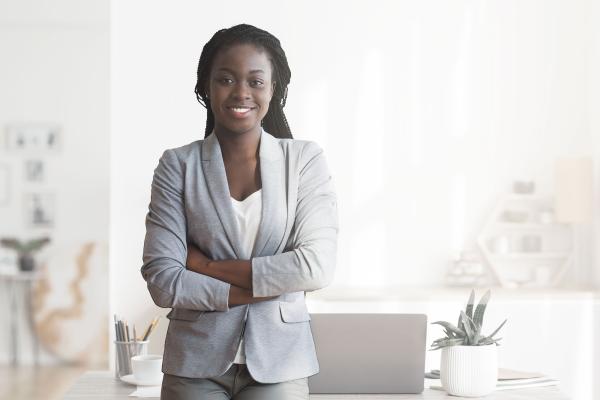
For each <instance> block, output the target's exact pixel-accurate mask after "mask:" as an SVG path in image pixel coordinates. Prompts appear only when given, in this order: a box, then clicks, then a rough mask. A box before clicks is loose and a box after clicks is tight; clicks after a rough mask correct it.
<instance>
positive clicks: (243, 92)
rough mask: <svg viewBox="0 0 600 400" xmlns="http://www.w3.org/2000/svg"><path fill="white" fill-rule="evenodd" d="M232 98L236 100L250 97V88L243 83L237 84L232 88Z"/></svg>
mask: <svg viewBox="0 0 600 400" xmlns="http://www.w3.org/2000/svg"><path fill="white" fill-rule="evenodd" d="M233 96H234V97H235V98H236V99H247V98H249V97H250V88H249V87H248V85H247V84H246V83H245V82H241V83H238V84H237V85H235V87H234V90H233Z"/></svg>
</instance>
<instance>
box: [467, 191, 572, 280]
mask: <svg viewBox="0 0 600 400" xmlns="http://www.w3.org/2000/svg"><path fill="white" fill-rule="evenodd" d="M552 208H553V198H552V197H549V196H539V195H533V194H508V195H504V196H502V197H501V198H500V200H499V201H498V203H497V204H496V206H495V208H494V209H493V211H492V213H491V214H490V216H489V218H488V220H487V221H486V223H485V224H484V226H483V228H482V230H481V232H480V234H479V235H478V237H477V245H478V247H479V249H480V250H481V252H482V254H483V256H484V258H485V260H486V262H487V264H488V266H489V267H490V269H491V271H492V273H493V274H494V276H495V278H496V279H497V280H498V282H499V283H500V285H501V286H503V287H507V288H515V287H556V286H557V285H559V283H560V281H561V279H562V278H563V276H564V274H565V272H566V271H567V269H568V268H569V266H570V265H571V263H572V262H573V249H574V236H573V234H574V233H573V227H572V226H571V225H569V224H562V223H557V222H554V221H553V220H552V218H549V217H548V216H552V211H551V210H552ZM542 213H546V221H542V219H543V218H542V217H541V216H542ZM548 213H550V214H548ZM507 219H509V220H507ZM517 220H518V222H516V221H517Z"/></svg>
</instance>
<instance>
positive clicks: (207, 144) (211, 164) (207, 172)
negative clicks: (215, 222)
mask: <svg viewBox="0 0 600 400" xmlns="http://www.w3.org/2000/svg"><path fill="white" fill-rule="evenodd" d="M202 171H203V172H204V180H205V181H206V184H207V186H208V192H209V194H210V198H211V200H212V203H213V205H214V207H215V210H217V214H218V215H219V219H220V220H221V225H223V229H224V230H225V235H226V236H227V239H228V240H229V244H230V245H231V247H232V249H233V251H234V253H235V257H236V259H240V258H241V255H242V252H241V249H240V239H241V238H240V234H239V231H238V228H237V222H236V220H235V214H234V211H233V206H232V205H231V194H230V192H229V184H228V183H227V173H226V172H225V164H224V162H223V155H222V153H221V146H220V145H219V140H218V139H217V135H215V133H214V131H213V132H212V133H211V134H210V135H209V136H207V137H206V139H204V141H203V144H202Z"/></svg>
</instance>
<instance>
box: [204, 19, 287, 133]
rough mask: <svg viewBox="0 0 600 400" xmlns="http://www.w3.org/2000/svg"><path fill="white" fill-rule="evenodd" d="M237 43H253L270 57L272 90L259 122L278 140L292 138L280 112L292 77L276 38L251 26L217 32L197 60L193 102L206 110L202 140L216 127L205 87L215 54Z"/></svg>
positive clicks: (240, 26) (283, 115) (234, 27)
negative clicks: (267, 108) (265, 109)
mask: <svg viewBox="0 0 600 400" xmlns="http://www.w3.org/2000/svg"><path fill="white" fill-rule="evenodd" d="M236 44H253V45H255V46H256V47H258V48H260V49H264V50H266V51H267V52H268V53H269V55H270V60H271V64H272V70H273V76H272V80H273V81H275V91H274V93H273V97H272V98H271V101H270V103H269V110H268V111H267V114H266V115H265V117H264V118H263V120H262V125H263V128H264V129H265V131H267V132H268V133H270V134H271V135H273V136H275V137H277V138H290V139H291V138H292V132H291V130H290V127H289V124H288V121H287V118H286V117H285V114H284V113H283V107H285V101H286V99H287V86H288V84H289V83H290V77H291V75H292V73H291V71H290V67H289V66H288V62H287V58H286V56H285V52H284V51H283V49H282V48H281V43H280V42H279V39H277V38H276V37H275V36H273V35H272V34H270V33H269V32H267V31H264V30H262V29H259V28H257V27H255V26H252V25H247V24H240V25H235V26H232V27H231V28H228V29H221V30H219V31H217V32H216V33H215V34H214V35H213V37H212V38H211V39H210V40H209V41H208V42H207V43H206V44H205V45H204V48H203V49H202V54H201V55H200V61H199V62H198V80H197V82H196V88H195V89H194V92H195V93H196V99H197V100H198V102H199V103H200V104H202V106H204V108H206V130H205V132H204V137H207V136H208V135H210V133H211V132H212V130H213V128H214V126H215V118H214V115H213V113H212V110H211V107H210V99H209V98H208V96H207V94H206V87H207V83H208V80H209V78H210V70H211V68H212V63H213V60H214V58H215V55H216V54H217V53H218V52H219V50H222V49H223V48H225V47H228V46H232V45H236Z"/></svg>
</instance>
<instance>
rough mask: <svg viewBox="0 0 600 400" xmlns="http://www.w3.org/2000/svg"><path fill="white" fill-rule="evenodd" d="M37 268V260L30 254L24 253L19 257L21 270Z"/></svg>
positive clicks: (28, 270) (26, 270)
mask: <svg viewBox="0 0 600 400" xmlns="http://www.w3.org/2000/svg"><path fill="white" fill-rule="evenodd" d="M34 269H35V260H34V259H33V256H32V255H30V254H24V255H22V256H20V257H19V270H20V271H21V272H31V271H33V270H34Z"/></svg>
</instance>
